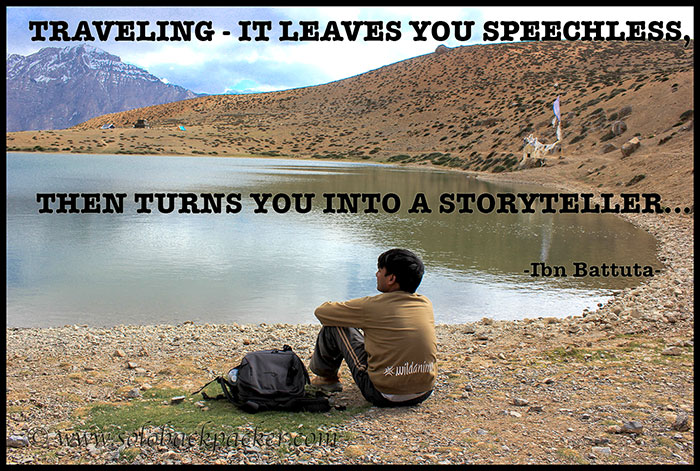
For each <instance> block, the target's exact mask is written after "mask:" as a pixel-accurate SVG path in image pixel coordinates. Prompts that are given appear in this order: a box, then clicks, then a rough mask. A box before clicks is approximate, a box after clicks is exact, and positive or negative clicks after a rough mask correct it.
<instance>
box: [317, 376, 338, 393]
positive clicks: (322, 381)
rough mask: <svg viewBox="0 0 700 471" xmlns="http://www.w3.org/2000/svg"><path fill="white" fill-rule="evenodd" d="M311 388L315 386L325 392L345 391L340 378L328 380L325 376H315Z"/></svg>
mask: <svg viewBox="0 0 700 471" xmlns="http://www.w3.org/2000/svg"><path fill="white" fill-rule="evenodd" d="M311 386H315V387H317V388H318V389H320V390H321V391H325V392H329V393H331V392H340V391H342V390H343V385H342V384H340V378H338V377H337V376H335V377H333V378H326V377H323V376H314V377H313V378H312V379H311Z"/></svg>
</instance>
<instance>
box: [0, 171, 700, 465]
mask: <svg viewBox="0 0 700 471" xmlns="http://www.w3.org/2000/svg"><path fill="white" fill-rule="evenodd" d="M476 177H477V178H484V179H493V180H499V181H511V182H519V183H539V184H546V185H548V186H550V187H553V186H554V187H559V188H562V189H567V190H571V191H591V188H590V187H588V186H587V185H585V184H584V183H581V182H577V181H575V180H573V179H571V178H565V176H564V175H561V174H557V173H556V171H554V170H552V168H550V169H546V168H545V169H544V170H540V169H533V171H525V172H521V173H517V174H516V173H512V174H498V175H493V174H477V175H476ZM598 191H601V190H600V189H598ZM659 191H661V190H659ZM620 216H621V217H624V218H625V219H627V220H628V221H630V222H631V223H633V224H635V225H637V226H639V227H641V228H643V229H645V230H647V231H648V232H650V233H651V234H652V235H654V237H656V239H657V241H658V256H659V259H660V260H661V261H662V262H663V263H664V268H665V269H664V271H663V272H662V273H661V274H659V275H657V276H654V277H652V278H650V279H649V281H647V282H645V283H643V284H642V285H640V286H638V287H635V288H630V289H625V290H623V291H622V292H620V293H619V294H618V295H617V296H615V297H614V298H613V299H612V300H611V301H610V302H609V303H608V304H606V305H605V306H601V307H600V309H598V310H597V311H594V312H583V313H582V314H581V315H579V316H575V317H568V318H564V319H557V318H544V319H525V320H519V321H494V320H491V319H483V320H482V321H479V322H475V323H469V324H461V325H438V326H437V334H438V349H439V354H438V361H439V374H438V381H437V384H436V389H435V393H434V394H433V396H432V397H431V398H429V399H428V400H427V401H426V402H425V403H424V404H422V405H420V406H416V407H412V408H407V409H399V410H384V409H377V408H374V407H364V406H366V402H365V401H364V399H363V398H362V397H361V396H360V395H359V391H358V390H357V388H356V387H355V386H354V385H353V384H351V379H350V377H349V374H348V371H347V370H346V369H345V367H343V370H341V375H342V376H343V379H344V382H345V384H346V387H345V390H344V391H343V392H342V393H340V394H339V395H338V397H337V398H336V400H337V402H338V403H339V404H342V405H344V406H347V407H364V409H363V410H362V411H361V412H360V413H358V414H356V415H354V416H353V417H352V418H351V419H350V420H348V421H346V422H345V423H344V424H342V425H341V426H340V427H341V428H342V430H343V431H345V432H347V433H348V435H349V436H350V437H351V438H349V439H347V440H343V441H341V442H339V443H337V444H336V445H335V446H332V447H330V446H325V447H300V448H296V449H294V450H290V452H289V453H283V454H279V453H275V451H274V450H271V449H267V448H265V447H262V448H261V447H253V448H252V449H239V448H230V449H220V450H207V449H199V448H195V449H193V450H187V451H181V450H172V449H168V448H167V447H165V448H158V447H148V446H145V447H138V448H137V450H135V451H133V453H132V454H130V455H129V456H130V461H131V462H133V463H358V464H362V463H409V462H411V463H414V462H415V463H474V464H477V463H478V464H492V463H499V464H505V463H520V464H530V463H532V464H534V463H542V464H550V463H551V464H554V463H560V464H574V463H620V464H641V463H644V464H648V463H668V464H672V463H674V464H679V463H693V460H694V437H693V430H694V427H693V425H692V422H693V417H694V402H693V388H694V385H693V367H694V363H693V361H694V360H693V348H694V347H693V343H694V334H693V326H694V304H693V292H694V285H693V278H694V267H693V260H694V239H693V234H694V229H693V219H692V217H693V216H692V215H690V216H688V215H683V214H681V215H677V214H661V215H644V214H622V215H620ZM319 328H320V326H318V325H289V324H282V325H280V324H276V325H265V324H258V325H236V324H232V325H210V324H204V325H200V324H194V323H189V322H188V323H184V324H180V325H177V326H116V327H113V328H95V327H87V326H65V327H60V328H45V329H34V328H27V329H24V328H21V329H16V328H10V329H6V335H7V340H6V348H7V353H6V360H7V367H6V370H7V371H6V373H7V390H6V391H7V398H6V404H7V408H8V413H7V417H6V428H7V435H8V437H10V436H12V435H16V436H18V437H25V439H27V438H28V437H29V436H30V434H31V432H32V430H35V428H36V427H37V426H41V427H47V428H49V429H52V430H63V429H72V428H73V427H76V426H79V425H80V422H81V420H84V419H83V418H84V417H85V416H86V414H89V410H90V407H92V406H94V405H98V404H105V403H107V404H128V403H129V401H138V400H139V399H138V395H137V393H139V394H141V393H142V392H145V391H147V390H149V389H151V388H154V389H157V388H168V387H175V388H180V389H183V390H187V391H192V390H194V389H196V388H197V387H198V386H200V385H202V384H204V383H205V382H206V381H208V379H209V378H211V377H212V376H213V375H214V374H220V373H223V372H224V371H226V370H227V369H228V368H230V367H232V366H234V365H235V364H237V362H238V361H239V360H240V358H241V357H242V355H243V354H244V353H245V352H247V351H252V350H259V349H265V348H276V347H279V346H281V345H282V344H284V343H287V344H290V345H292V346H293V348H294V349H295V351H297V352H298V353H299V355H300V356H301V357H302V358H303V359H304V360H308V358H309V357H310V355H311V352H312V349H313V345H314V341H315V337H316V334H317V332H318V329H319ZM134 391H136V393H134ZM130 394H131V395H133V396H135V397H130ZM194 400H197V399H196V398H195V399H194ZM200 413H201V414H202V419H203V420H205V419H206V411H205V410H204V409H202V410H201V412H200ZM22 443H24V442H19V445H18V446H8V448H7V459H6V462H7V463H34V464H38V463H124V462H126V458H125V457H124V454H123V453H120V448H119V444H118V443H115V444H108V445H106V446H102V447H95V446H92V447H89V446H84V447H83V446H78V447H76V446H70V445H69V444H68V445H65V444H64V445H61V444H56V445H52V446H50V447H40V446H32V445H30V446H22ZM122 451H123V449H122Z"/></svg>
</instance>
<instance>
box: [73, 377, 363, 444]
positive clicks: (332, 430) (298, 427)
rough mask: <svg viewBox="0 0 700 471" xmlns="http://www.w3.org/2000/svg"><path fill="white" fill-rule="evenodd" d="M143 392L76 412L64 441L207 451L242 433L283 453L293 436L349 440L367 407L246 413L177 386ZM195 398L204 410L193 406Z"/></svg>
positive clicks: (213, 388) (215, 390)
mask: <svg viewBox="0 0 700 471" xmlns="http://www.w3.org/2000/svg"><path fill="white" fill-rule="evenodd" d="M205 392H207V394H208V395H209V396H216V395H217V394H219V393H220V392H221V391H220V388H219V386H218V385H217V384H212V385H210V386H208V387H207V388H206V389H205ZM142 394H143V396H142V397H141V398H138V399H132V400H130V401H128V402H126V401H125V402H120V403H100V404H95V405H92V406H89V407H87V408H84V409H82V410H81V411H80V413H79V414H76V420H75V421H74V423H73V424H72V430H69V431H67V432H61V433H63V436H64V438H65V439H66V441H71V440H72V441H73V442H76V443H77V442H78V441H80V440H82V441H84V442H86V443H85V444H87V443H96V444H98V445H99V440H102V441H103V442H108V441H112V442H118V443H124V444H126V446H127V449H128V447H129V446H143V445H144V440H145V444H146V446H148V445H151V446H154V445H156V444H160V442H165V443H168V444H170V445H171V446H175V447H182V446H186V444H185V443H187V442H184V443H183V441H185V440H191V441H190V442H189V443H191V446H194V444H193V443H196V444H197V445H198V446H200V447H202V446H204V447H205V448H209V449H211V448H212V447H213V446H218V447H231V446H239V447H240V446H241V443H243V438H242V437H244V436H245V437H247V441H248V443H249V444H253V443H252V442H253V441H254V436H257V437H258V440H259V441H258V442H257V443H258V445H259V444H261V443H262V444H263V446H265V445H269V446H271V447H274V448H275V449H276V450H278V451H279V452H280V453H285V452H286V451H287V450H288V447H290V446H292V443H291V442H290V440H291V439H293V437H295V436H297V437H303V438H299V439H298V443H295V444H294V445H297V446H299V445H302V444H306V445H310V444H311V443H316V444H318V442H321V443H322V444H323V443H326V444H328V443H331V444H335V443H338V442H341V441H347V440H349V439H351V438H352V437H351V436H350V434H349V433H348V432H344V431H343V430H342V425H343V424H344V423H345V422H346V421H347V420H349V419H350V418H351V417H352V416H354V415H356V414H358V413H360V412H362V411H364V410H366V409H368V408H369V407H370V405H369V404H367V405H364V406H359V407H349V408H347V409H346V410H343V411H340V410H336V409H332V410H331V411H329V412H325V413H313V412H279V411H266V412H259V413H257V414H248V413H246V412H243V411H241V410H240V409H238V408H237V407H236V406H234V405H233V404H231V403H230V402H228V401H226V400H203V399H202V396H201V395H200V394H197V395H194V396H191V395H189V393H188V392H187V391H183V390H178V389H158V388H154V389H151V390H148V391H144V392H143V393H142ZM175 396H186V397H185V400H184V401H182V402H180V403H177V404H171V401H170V400H171V398H173V397H175ZM199 401H202V402H203V403H204V404H205V405H206V407H207V410H204V409H203V408H202V407H199V406H198V405H197V404H196V403H197V402H199ZM144 430H146V432H144ZM139 433H140V434H141V435H139ZM255 434H257V435H255ZM193 437H194V438H193ZM192 441H193V442H192ZM304 441H305V442H306V443H304ZM309 442H311V443H309Z"/></svg>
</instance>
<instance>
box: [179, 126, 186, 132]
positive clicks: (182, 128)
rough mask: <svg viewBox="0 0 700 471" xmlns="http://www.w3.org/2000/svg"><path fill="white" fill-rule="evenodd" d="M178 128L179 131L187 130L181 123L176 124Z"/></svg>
mask: <svg viewBox="0 0 700 471" xmlns="http://www.w3.org/2000/svg"><path fill="white" fill-rule="evenodd" d="M178 128H179V129H180V131H187V129H185V126H183V125H180V126H178Z"/></svg>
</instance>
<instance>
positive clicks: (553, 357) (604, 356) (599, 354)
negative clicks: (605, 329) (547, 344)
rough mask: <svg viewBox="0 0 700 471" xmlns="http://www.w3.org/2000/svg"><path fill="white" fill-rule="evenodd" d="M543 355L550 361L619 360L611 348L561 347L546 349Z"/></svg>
mask: <svg viewBox="0 0 700 471" xmlns="http://www.w3.org/2000/svg"><path fill="white" fill-rule="evenodd" d="M542 355H543V356H544V357H545V358H546V359H547V360H550V361H555V362H556V361H565V362H566V361H591V360H603V361H609V360H619V358H618V357H617V356H616V355H615V354H613V353H612V352H610V351H609V350H589V349H584V348H564V347H559V348H555V349H554V350H546V351H544V352H542Z"/></svg>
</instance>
